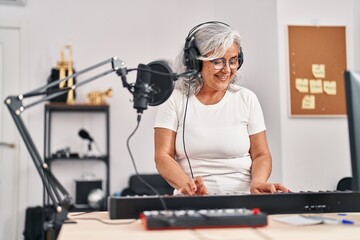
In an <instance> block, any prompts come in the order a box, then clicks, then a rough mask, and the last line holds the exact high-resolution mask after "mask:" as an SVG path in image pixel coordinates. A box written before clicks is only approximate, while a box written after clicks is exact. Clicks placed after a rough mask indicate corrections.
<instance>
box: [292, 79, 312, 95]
mask: <svg viewBox="0 0 360 240" xmlns="http://www.w3.org/2000/svg"><path fill="white" fill-rule="evenodd" d="M295 88H296V90H298V91H299V92H301V93H307V92H309V80H308V79H307V78H296V79H295Z"/></svg>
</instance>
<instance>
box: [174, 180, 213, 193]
mask: <svg viewBox="0 0 360 240" xmlns="http://www.w3.org/2000/svg"><path fill="white" fill-rule="evenodd" d="M178 191H179V192H180V193H182V194H184V195H207V194H208V190H207V188H206V186H205V184H204V181H203V179H202V177H196V178H195V179H189V180H188V181H187V182H185V183H184V184H183V186H182V187H180V188H179V189H178Z"/></svg>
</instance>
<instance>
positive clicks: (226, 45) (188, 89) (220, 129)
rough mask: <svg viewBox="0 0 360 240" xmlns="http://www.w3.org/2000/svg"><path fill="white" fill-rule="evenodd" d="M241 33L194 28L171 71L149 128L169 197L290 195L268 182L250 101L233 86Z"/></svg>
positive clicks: (263, 143) (256, 109)
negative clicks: (171, 83) (170, 86)
mask: <svg viewBox="0 0 360 240" xmlns="http://www.w3.org/2000/svg"><path fill="white" fill-rule="evenodd" d="M242 62H243V53H242V49H241V45H240V34H239V33H238V32H237V31H236V30H234V29H233V28H231V27H230V26H228V25H227V24H225V23H221V22H206V23H203V24H200V25H197V26H195V27H194V28H193V29H192V30H191V31H190V32H189V35H188V37H187V38H186V43H185V47H184V50H183V51H182V53H181V54H180V55H179V57H178V58H177V60H176V61H175V62H174V64H173V69H174V70H175V71H176V72H183V71H185V70H196V71H198V72H199V75H198V76H197V77H195V78H191V79H179V80H178V81H177V82H176V86H175V90H174V92H173V93H172V95H171V96H170V98H169V99H168V100H167V101H166V102H165V103H164V104H162V105H161V106H160V107H159V109H158V113H157V117H156V122H155V162H156V167H157V170H158V171H159V173H160V174H161V175H162V176H163V177H164V178H165V179H166V180H167V181H168V182H169V183H170V184H171V185H172V186H173V187H174V188H175V191H174V193H175V194H185V195H205V194H241V193H250V192H251V193H273V192H278V191H281V192H288V189H287V188H286V187H284V186H283V185H282V184H272V183H267V180H268V178H269V176H270V173H271V161H272V160H271V154H270V151H269V149H268V144H267V140H266V131H265V123H264V119H263V114H262V110H261V107H260V104H259V102H258V99H257V97H256V95H255V94H254V93H253V92H251V91H250V90H248V89H246V88H244V87H241V86H239V85H237V84H236V81H237V80H238V76H237V70H238V69H239V68H240V67H241V65H242Z"/></svg>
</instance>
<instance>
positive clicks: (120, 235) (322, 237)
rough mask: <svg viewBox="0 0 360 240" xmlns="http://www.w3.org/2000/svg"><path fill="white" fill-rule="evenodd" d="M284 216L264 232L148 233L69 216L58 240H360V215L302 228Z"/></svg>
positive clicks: (136, 225) (122, 223)
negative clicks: (344, 221) (347, 222)
mask: <svg viewBox="0 0 360 240" xmlns="http://www.w3.org/2000/svg"><path fill="white" fill-rule="evenodd" d="M282 216H290V215H269V218H268V226H266V227H261V228H218V229H196V230H195V231H194V230H186V229H185V230H161V231H147V230H145V229H144V226H143V225H142V223H141V221H140V220H132V219H129V220H124V219H122V220H110V219H109V216H108V212H93V213H87V214H83V215H78V214H77V213H69V218H70V219H73V220H75V221H76V222H77V223H66V224H64V225H63V226H62V229H61V231H60V234H59V237H58V240H73V239H76V240H83V239H84V240H85V239H87V240H101V239H106V240H112V239H117V240H118V239H136V240H142V239H146V240H176V239H181V240H235V239H236V240H238V239H239V240H241V239H243V240H245V239H246V240H289V239H292V240H296V239H301V240H305V239H306V240H310V239H316V240H335V239H336V240H339V239H341V240H346V239H349V240H350V239H354V240H355V239H356V240H358V239H359V238H360V213H349V214H348V215H347V216H346V218H347V219H351V220H353V221H355V224H354V225H341V224H336V225H333V224H319V225H311V226H301V227H300V226H292V225H287V224H284V223H280V222H277V221H274V218H277V217H282ZM322 216H327V217H328V216H329V217H336V214H322ZM85 218H86V220H85ZM90 219H93V220H90ZM95 219H99V220H102V221H104V222H106V223H109V224H111V225H109V224H104V223H102V222H100V221H98V220H95ZM127 223H128V224H127Z"/></svg>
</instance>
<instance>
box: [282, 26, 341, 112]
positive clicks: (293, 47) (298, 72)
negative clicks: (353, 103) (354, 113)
mask: <svg viewBox="0 0 360 240" xmlns="http://www.w3.org/2000/svg"><path fill="white" fill-rule="evenodd" d="M288 39H289V74H290V78H289V79H290V101H291V104H290V108H291V109H290V113H291V116H309V117H311V116H345V115H346V99H345V85H344V70H346V39H345V27H344V26H334V27H332V26H331V27H325V26H324V27H322V26H320V27H319V26H288Z"/></svg>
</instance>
